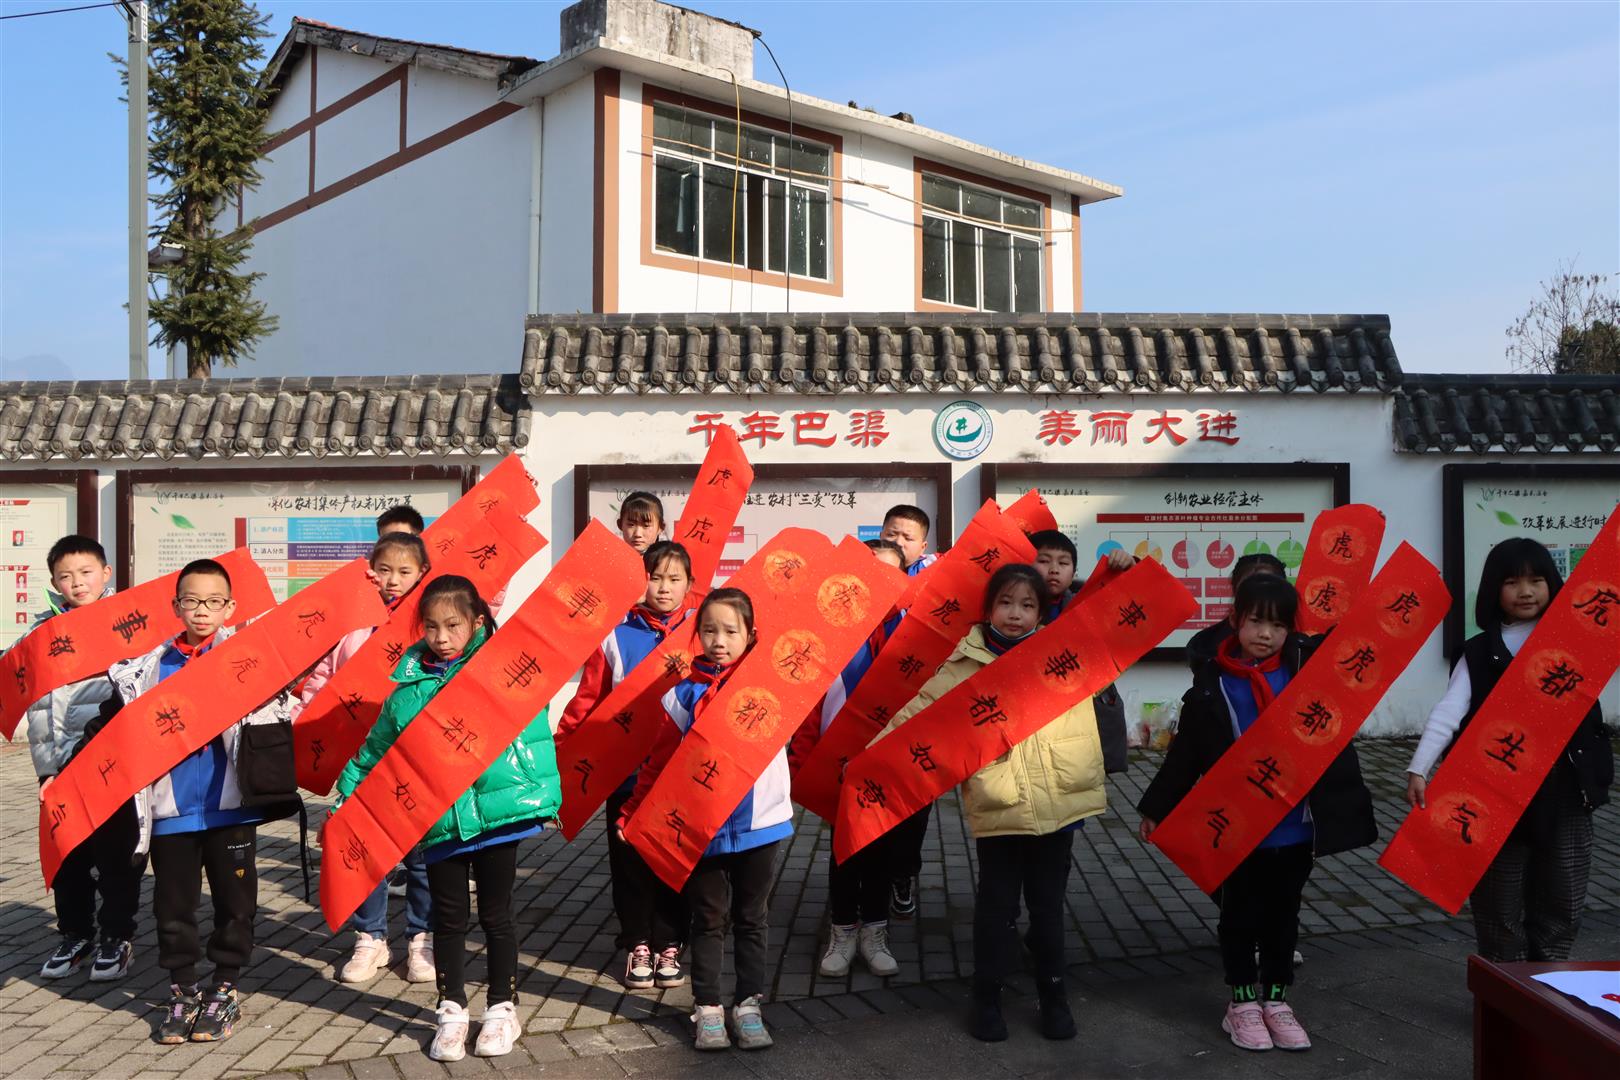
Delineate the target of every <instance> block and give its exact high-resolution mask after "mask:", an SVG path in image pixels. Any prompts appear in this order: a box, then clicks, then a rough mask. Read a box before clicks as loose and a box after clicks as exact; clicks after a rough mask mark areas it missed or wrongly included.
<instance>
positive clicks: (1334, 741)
mask: <svg viewBox="0 0 1620 1080" xmlns="http://www.w3.org/2000/svg"><path fill="white" fill-rule="evenodd" d="M1450 604H1451V594H1450V593H1448V592H1447V591H1446V586H1445V583H1444V582H1442V581H1441V580H1440V574H1439V572H1438V571H1437V570H1435V568H1434V567H1433V566H1432V565H1430V563H1429V561H1428V560H1427V559H1425V558H1424V557H1423V556H1422V555H1421V554H1419V553H1418V551H1417V549H1416V548H1414V547H1412V546H1411V545H1410V544H1402V545H1401V546H1400V547H1398V548H1396V549H1395V553H1394V554H1393V555H1391V556H1390V557H1389V561H1388V562H1386V563H1385V564H1384V566H1383V569H1382V570H1380V571H1379V572H1378V575H1377V576H1376V577H1375V578H1373V580H1372V582H1371V583H1370V584H1369V585H1367V586H1366V588H1364V589H1362V590H1360V596H1359V598H1358V600H1357V601H1356V606H1355V607H1354V608H1352V609H1351V610H1350V611H1349V612H1348V613H1347V614H1346V615H1345V616H1344V617H1343V618H1342V619H1341V620H1340V621H1339V624H1338V626H1337V627H1336V628H1335V629H1334V631H1333V633H1332V634H1330V635H1329V636H1328V638H1327V640H1325V641H1324V642H1323V643H1322V644H1321V645H1320V646H1318V648H1317V650H1316V652H1315V653H1314V654H1313V655H1312V656H1311V658H1310V659H1309V660H1307V661H1306V662H1305V666H1304V667H1303V668H1301V669H1300V671H1299V672H1298V673H1297V674H1296V675H1295V676H1294V679H1293V681H1292V682H1290V683H1289V684H1288V686H1287V687H1285V688H1284V689H1283V691H1282V693H1280V694H1278V695H1277V697H1276V699H1275V700H1273V701H1272V703H1271V704H1270V705H1268V706H1267V707H1266V709H1265V711H1264V712H1262V713H1261V714H1260V716H1259V718H1258V719H1256V720H1255V722H1254V724H1253V725H1252V726H1251V727H1250V728H1249V729H1248V730H1247V731H1245V732H1244V733H1243V734H1242V735H1241V736H1240V737H1239V738H1238V740H1237V741H1236V742H1235V743H1233V745H1232V748H1231V749H1230V750H1228V751H1227V752H1226V753H1225V754H1223V755H1222V756H1221V758H1220V760H1219V761H1217V762H1216V763H1215V765H1214V766H1213V767H1212V768H1211V769H1210V770H1209V771H1208V772H1206V773H1205V774H1204V775H1203V776H1202V777H1200V778H1199V780H1198V783H1196V784H1194V785H1193V789H1192V790H1191V791H1190V792H1188V793H1187V796H1186V798H1184V799H1182V800H1181V802H1180V803H1178V804H1177V805H1176V808H1175V809H1174V810H1172V811H1171V812H1170V816H1169V817H1167V818H1165V819H1164V821H1162V822H1160V823H1159V827H1158V828H1156V829H1154V830H1153V832H1152V833H1151V834H1149V836H1148V839H1149V840H1150V841H1151V842H1153V843H1154V844H1157V845H1158V846H1159V849H1160V850H1161V851H1163V852H1164V853H1165V854H1166V855H1168V856H1170V859H1171V860H1172V861H1173V862H1174V863H1175V864H1176V865H1177V866H1179V867H1181V869H1182V872H1183V873H1185V874H1186V875H1187V876H1188V877H1189V878H1191V879H1192V882H1193V884H1195V885H1197V886H1198V887H1199V888H1200V889H1203V890H1204V891H1205V892H1214V891H1215V889H1216V888H1217V887H1218V886H1219V885H1220V884H1221V882H1223V881H1225V880H1226V879H1227V877H1228V876H1229V875H1230V874H1231V873H1232V871H1233V870H1234V869H1235V868H1236V867H1237V865H1238V863H1240V862H1242V861H1243V860H1244V859H1246V858H1247V857H1248V856H1249V854H1250V853H1251V852H1253V851H1254V849H1255V848H1257V847H1259V846H1260V842H1261V841H1262V840H1264V839H1265V838H1266V837H1267V835H1269V834H1270V833H1271V830H1272V829H1274V828H1276V827H1277V824H1278V823H1279V822H1280V821H1282V819H1283V818H1284V817H1286V816H1287V815H1288V813H1289V812H1290V811H1291V810H1293V808H1294V807H1295V806H1297V805H1299V801H1300V800H1301V799H1303V798H1305V796H1306V795H1308V794H1310V791H1311V788H1312V787H1314V786H1315V784H1316V782H1317V781H1318V780H1320V779H1321V778H1322V774H1323V773H1325V772H1326V771H1327V769H1328V766H1329V765H1331V764H1333V759H1334V758H1336V757H1338V756H1339V755H1340V754H1341V753H1343V752H1344V748H1345V747H1346V746H1348V745H1350V740H1351V738H1353V737H1354V736H1355V733H1356V732H1357V731H1358V730H1359V729H1360V727H1361V725H1362V724H1363V723H1364V722H1365V721H1366V719H1367V717H1368V715H1369V714H1370V713H1371V712H1372V710H1373V707H1374V706H1376V705H1377V704H1378V702H1379V700H1380V699H1381V698H1382V697H1383V696H1384V694H1385V692H1386V691H1388V690H1389V687H1390V684H1391V683H1393V682H1394V681H1395V679H1396V677H1397V676H1399V675H1400V673H1401V672H1402V671H1405V670H1406V666H1407V665H1408V664H1410V663H1411V662H1412V658H1413V657H1414V656H1416V655H1417V651H1418V649H1420V648H1422V646H1423V643H1424V642H1425V641H1427V640H1428V638H1429V635H1430V634H1431V633H1432V632H1433V631H1434V628H1435V627H1436V626H1438V625H1440V620H1441V619H1443V618H1444V617H1445V613H1446V609H1447V608H1448V607H1449V606H1450Z"/></svg>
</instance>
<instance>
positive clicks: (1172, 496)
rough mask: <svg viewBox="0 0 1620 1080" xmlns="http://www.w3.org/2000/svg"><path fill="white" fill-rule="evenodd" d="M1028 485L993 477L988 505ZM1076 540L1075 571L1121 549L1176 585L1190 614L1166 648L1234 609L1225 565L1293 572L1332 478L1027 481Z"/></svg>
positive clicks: (1325, 505)
mask: <svg viewBox="0 0 1620 1080" xmlns="http://www.w3.org/2000/svg"><path fill="white" fill-rule="evenodd" d="M1031 483H1032V481H1030V480H1029V479H1028V478H1025V477H1019V478H1011V477H1001V478H998V479H997V481H996V501H997V502H1000V503H1002V504H1003V505H1011V503H1012V501H1013V500H1015V499H1017V498H1018V497H1019V496H1021V495H1023V494H1024V492H1025V491H1026V490H1028V488H1029V487H1030V486H1031ZM1035 486H1036V487H1038V488H1039V490H1040V493H1041V495H1042V496H1044V497H1045V499H1046V503H1047V505H1048V506H1049V507H1051V510H1052V516H1053V517H1055V518H1057V522H1058V528H1060V529H1062V530H1063V531H1064V532H1065V533H1066V534H1067V535H1068V537H1069V538H1070V539H1071V540H1073V541H1074V545H1075V547H1076V548H1077V549H1079V552H1080V565H1081V566H1090V565H1091V564H1092V563H1093V562H1094V561H1095V560H1096V559H1098V558H1102V557H1105V556H1107V555H1108V553H1109V552H1111V551H1113V550H1115V549H1119V548H1123V549H1124V550H1125V551H1127V552H1129V553H1130V554H1132V555H1135V556H1136V557H1137V558H1150V559H1153V560H1155V561H1157V562H1159V563H1160V564H1162V565H1163V566H1164V568H1165V569H1166V570H1168V571H1170V573H1171V574H1173V575H1175V576H1176V578H1177V580H1179V581H1180V582H1181V584H1182V585H1184V586H1185V587H1186V589H1187V591H1188V592H1189V593H1191V594H1192V596H1193V599H1195V600H1197V601H1198V610H1197V611H1196V612H1195V613H1194V614H1193V615H1192V616H1191V617H1190V618H1188V619H1187V621H1186V622H1184V623H1182V624H1181V626H1179V627H1177V628H1176V629H1175V630H1174V631H1172V632H1171V633H1170V635H1169V636H1168V637H1166V638H1165V639H1164V641H1163V642H1162V643H1161V644H1162V645H1163V646H1164V647H1167V648H1174V647H1177V646H1181V645H1185V644H1186V643H1187V639H1188V638H1190V637H1192V635H1193V634H1195V633H1197V632H1198V631H1199V630H1202V629H1203V628H1204V627H1206V626H1210V625H1213V624H1214V623H1217V622H1219V621H1221V620H1222V619H1224V618H1226V616H1227V614H1228V613H1229V612H1230V611H1231V610H1232V587H1231V572H1232V564H1233V563H1235V562H1236V561H1237V560H1238V558H1239V557H1240V556H1243V555H1250V554H1255V553H1264V554H1267V555H1275V556H1277V558H1279V559H1281V560H1282V562H1283V565H1284V566H1286V567H1288V571H1289V575H1290V578H1292V577H1293V575H1295V574H1297V573H1298V571H1299V564H1300V562H1301V560H1303V558H1304V556H1305V541H1306V540H1307V539H1308V538H1309V536H1310V530H1311V522H1312V521H1313V520H1314V519H1315V518H1316V515H1317V514H1319V513H1321V512H1322V511H1324V510H1327V509H1329V508H1331V507H1332V506H1333V480H1332V478H1331V477H1329V476H1327V475H1322V476H1316V477H1255V476H1245V475H1244V473H1243V466H1242V465H1241V464H1234V465H1233V467H1232V474H1231V475H1230V476H1228V477H1175V476H1131V477H1123V476H1085V475H1083V474H1081V473H1080V472H1079V471H1078V470H1077V471H1076V472H1075V474H1074V475H1073V476H1072V477H1068V478H1062V479H1049V480H1041V481H1039V482H1038V483H1036V484H1035Z"/></svg>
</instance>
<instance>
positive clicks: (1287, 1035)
mask: <svg viewBox="0 0 1620 1080" xmlns="http://www.w3.org/2000/svg"><path fill="white" fill-rule="evenodd" d="M1260 1015H1261V1017H1262V1019H1264V1020H1265V1023H1266V1031H1267V1032H1269V1033H1270V1035H1271V1045H1273V1046H1275V1047H1276V1048H1277V1049H1279V1050H1309V1049H1310V1048H1311V1039H1310V1036H1309V1035H1306V1034H1305V1029H1304V1028H1303V1027H1301V1026H1300V1024H1299V1017H1297V1016H1295V1015H1294V1010H1293V1009H1291V1008H1289V1006H1288V1002H1286V1001H1268V1002H1266V1003H1265V1004H1264V1005H1262V1006H1260ZM1232 1041H1233V1042H1237V1037H1236V1036H1233V1038H1232Z"/></svg>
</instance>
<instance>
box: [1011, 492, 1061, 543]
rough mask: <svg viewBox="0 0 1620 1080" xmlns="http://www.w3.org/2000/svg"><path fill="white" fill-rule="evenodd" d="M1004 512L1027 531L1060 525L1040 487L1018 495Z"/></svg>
mask: <svg viewBox="0 0 1620 1080" xmlns="http://www.w3.org/2000/svg"><path fill="white" fill-rule="evenodd" d="M1002 513H1003V514H1005V515H1006V517H1007V519H1008V520H1009V521H1011V522H1012V523H1013V524H1014V525H1016V526H1018V528H1020V529H1022V530H1023V531H1024V532H1025V533H1038V532H1048V531H1050V530H1053V529H1056V528H1057V527H1058V523H1057V518H1056V517H1055V516H1053V514H1052V508H1051V506H1049V505H1047V502H1046V496H1044V495H1042V494H1041V492H1040V489H1039V488H1030V489H1029V490H1028V491H1026V492H1024V493H1023V494H1022V495H1020V496H1018V498H1017V499H1016V500H1014V502H1013V504H1012V505H1011V506H1009V507H1007V509H1005V510H1003V511H1002Z"/></svg>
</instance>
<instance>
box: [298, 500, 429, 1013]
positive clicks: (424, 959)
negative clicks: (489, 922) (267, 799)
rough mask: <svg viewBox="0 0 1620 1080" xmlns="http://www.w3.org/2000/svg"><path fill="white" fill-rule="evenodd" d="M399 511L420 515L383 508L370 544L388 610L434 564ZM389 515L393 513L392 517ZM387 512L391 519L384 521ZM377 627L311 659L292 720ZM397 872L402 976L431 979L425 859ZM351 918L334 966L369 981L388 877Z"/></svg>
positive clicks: (378, 955)
mask: <svg viewBox="0 0 1620 1080" xmlns="http://www.w3.org/2000/svg"><path fill="white" fill-rule="evenodd" d="M401 511H409V513H410V514H415V515H416V519H417V520H420V519H421V515H420V514H417V512H416V511H415V510H414V509H412V508H411V507H409V506H396V507H393V508H391V509H389V510H386V511H384V512H383V515H382V517H381V518H379V519H378V523H377V530H378V538H377V543H376V544H375V545H374V546H373V547H372V549H371V559H370V566H371V578H372V580H374V581H375V582H376V583H377V594H378V595H379V596H380V597H381V598H382V602H383V603H384V604H386V605H387V606H388V609H389V610H390V611H393V610H394V609H396V608H397V607H398V606H399V605H400V604H401V603H402V602H404V601H405V598H406V597H407V596H408V595H410V592H411V590H413V589H414V588H416V586H417V584H418V583H419V582H420V581H421V580H422V577H423V575H425V574H426V573H427V572H428V571H429V570H430V569H432V561H431V557H430V556H429V554H428V550H427V545H425V544H424V543H423V542H422V538H421V536H419V535H418V534H417V533H415V532H413V531H411V525H412V521H411V519H410V517H409V516H408V515H406V514H403V513H401ZM390 515H394V517H393V518H390ZM385 518H387V519H389V520H387V521H385V520H384V519H385ZM376 631H377V628H376V627H362V628H361V629H359V630H351V631H349V633H347V634H345V635H344V636H343V638H342V640H340V641H339V642H338V643H337V647H336V648H334V649H333V650H332V651H331V652H329V653H327V654H326V656H325V657H323V658H322V659H321V661H320V663H318V664H316V665H315V669H314V670H313V671H311V672H310V674H309V678H307V679H305V680H304V685H303V686H302V687H301V688H300V689H299V691H298V701H297V703H296V705H295V706H294V712H293V716H294V720H295V721H296V719H297V717H298V715H300V714H301V713H302V711H303V709H304V708H305V707H306V706H308V705H309V703H310V702H311V701H314V700H315V698H316V696H317V695H318V694H320V692H321V690H322V689H324V688H325V686H326V684H327V683H328V682H330V681H331V679H332V676H333V675H336V674H337V671H338V669H339V668H341V667H342V666H343V665H344V664H346V663H348V662H349V661H350V660H351V659H353V658H354V655H355V653H357V652H359V651H360V647H361V646H362V645H364V644H365V643H366V642H367V641H368V640H370V638H371V635H372V634H374V633H376ZM401 659H403V657H402V658H401ZM397 664H398V662H397V661H396V666H397ZM398 876H402V877H403V878H404V885H405V935H406V947H405V948H406V952H405V978H406V980H407V981H409V982H413V983H425V982H432V981H433V939H432V937H431V935H432V933H433V896H432V893H431V891H430V890H429V888H428V879H427V865H426V864H425V863H423V862H422V858H421V855H420V854H419V853H417V852H415V851H413V852H411V853H410V854H409V855H407V856H406V857H405V863H404V866H403V868H402V871H401V872H399V875H398ZM349 924H350V925H351V926H353V927H354V931H355V941H354V949H353V950H352V951H351V952H350V954H349V958H348V960H346V961H344V963H343V966H342V967H341V968H340V969H339V970H338V978H340V979H342V980H343V981H344V982H346V983H367V982H370V981H371V980H372V979H374V978H376V977H377V975H378V974H379V973H381V972H382V971H384V970H385V969H386V968H387V967H388V966H389V963H390V961H391V960H392V954H391V953H390V951H389V948H388V882H386V881H385V882H381V883H379V884H378V886H377V888H376V890H375V891H373V892H372V894H371V895H370V896H368V897H366V899H365V900H364V901H363V902H361V904H360V906H359V907H357V908H355V909H354V915H353V916H351V917H350V919H349Z"/></svg>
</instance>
